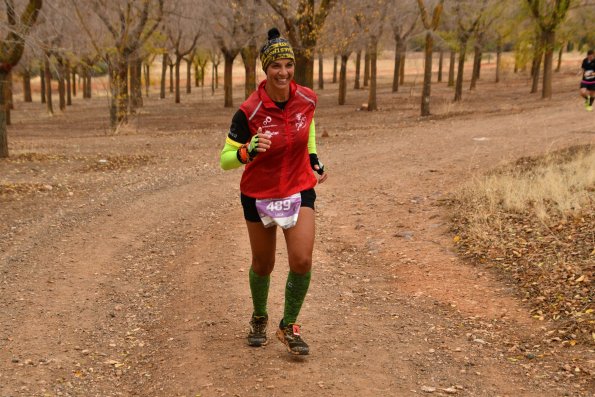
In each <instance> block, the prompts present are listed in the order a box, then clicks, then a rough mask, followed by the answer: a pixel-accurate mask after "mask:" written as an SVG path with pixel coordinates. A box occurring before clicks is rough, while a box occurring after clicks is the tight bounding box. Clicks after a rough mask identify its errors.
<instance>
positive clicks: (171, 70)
mask: <svg viewBox="0 0 595 397" xmlns="http://www.w3.org/2000/svg"><path fill="white" fill-rule="evenodd" d="M174 66H175V65H174V64H173V63H170V64H169V93H170V94H173V93H174V86H175V82H176V80H175V77H174Z"/></svg>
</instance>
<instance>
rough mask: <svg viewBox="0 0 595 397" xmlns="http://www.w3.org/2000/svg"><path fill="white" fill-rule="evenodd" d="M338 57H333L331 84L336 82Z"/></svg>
mask: <svg viewBox="0 0 595 397" xmlns="http://www.w3.org/2000/svg"><path fill="white" fill-rule="evenodd" d="M338 58H339V57H338V56H337V55H335V56H333V84H335V83H336V82H337V65H338Z"/></svg>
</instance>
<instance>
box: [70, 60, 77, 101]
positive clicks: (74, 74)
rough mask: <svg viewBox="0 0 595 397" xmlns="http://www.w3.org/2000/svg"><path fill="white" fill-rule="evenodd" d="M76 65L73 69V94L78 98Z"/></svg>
mask: <svg viewBox="0 0 595 397" xmlns="http://www.w3.org/2000/svg"><path fill="white" fill-rule="evenodd" d="M75 69H76V66H75V68H74V69H72V76H71V77H72V96H73V97H75V98H76V70H75Z"/></svg>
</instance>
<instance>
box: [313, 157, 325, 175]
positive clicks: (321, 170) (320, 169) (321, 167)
mask: <svg viewBox="0 0 595 397" xmlns="http://www.w3.org/2000/svg"><path fill="white" fill-rule="evenodd" d="M315 165H317V166H318V169H316V168H314V166H315ZM310 167H312V169H313V170H314V172H317V173H318V175H322V174H324V165H323V164H322V163H321V162H320V160H318V155H317V154H316V153H310Z"/></svg>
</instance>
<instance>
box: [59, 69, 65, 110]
mask: <svg viewBox="0 0 595 397" xmlns="http://www.w3.org/2000/svg"><path fill="white" fill-rule="evenodd" d="M63 62H64V61H63V60H62V59H58V99H59V101H58V103H59V108H60V110H61V111H64V110H65V109H66V85H65V81H64V74H65V73H64V63H63Z"/></svg>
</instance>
